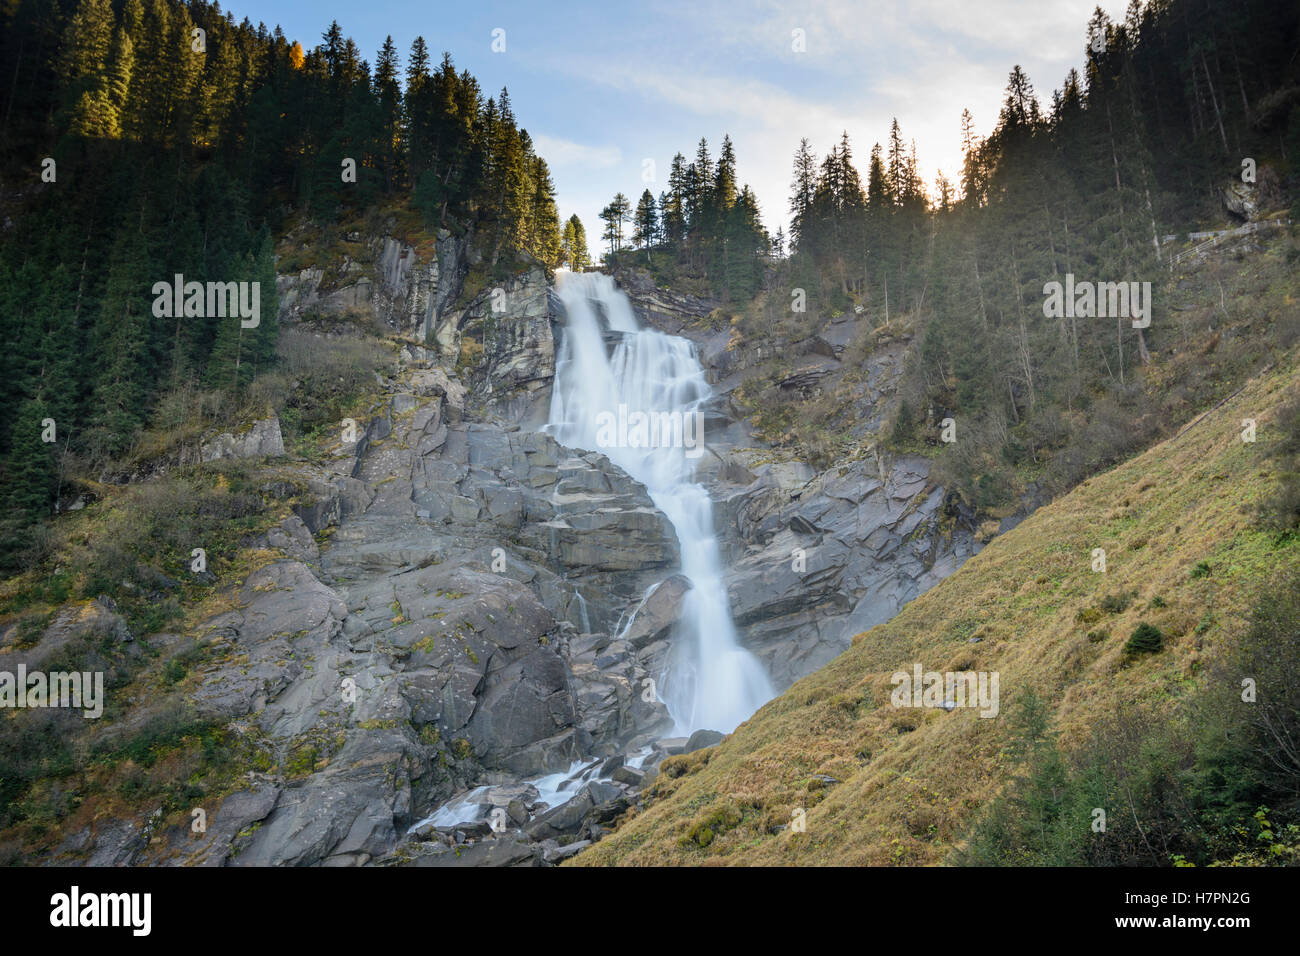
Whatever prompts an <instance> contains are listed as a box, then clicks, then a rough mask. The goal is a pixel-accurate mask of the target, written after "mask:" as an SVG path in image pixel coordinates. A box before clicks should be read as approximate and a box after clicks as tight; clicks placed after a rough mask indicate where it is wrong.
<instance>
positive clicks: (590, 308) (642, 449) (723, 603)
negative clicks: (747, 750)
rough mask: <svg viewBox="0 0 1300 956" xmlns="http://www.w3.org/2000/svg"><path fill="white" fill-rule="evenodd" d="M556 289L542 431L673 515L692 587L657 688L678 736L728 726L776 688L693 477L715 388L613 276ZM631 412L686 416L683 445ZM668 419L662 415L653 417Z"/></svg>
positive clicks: (593, 276)
mask: <svg viewBox="0 0 1300 956" xmlns="http://www.w3.org/2000/svg"><path fill="white" fill-rule="evenodd" d="M556 292H557V294H558V295H559V297H560V300H561V301H562V302H563V303H564V307H565V311H566V313H567V316H568V318H567V324H566V326H565V329H564V335H563V337H562V341H561V343H560V351H559V354H558V356H557V359H556V370H555V386H554V389H553V390H552V393H551V414H550V423H549V424H548V425H547V430H548V431H549V432H550V433H551V434H552V435H553V436H554V437H555V439H556V441H558V442H559V443H560V444H562V445H565V446H568V447H570V448H581V449H585V450H589V451H599V452H601V453H602V454H604V455H606V456H607V457H608V458H609V459H610V460H611V461H612V462H614V463H615V464H616V465H618V466H619V467H620V468H622V469H623V470H624V471H626V472H627V473H628V474H629V475H631V476H632V477H633V478H635V479H636V480H637V481H639V482H641V483H642V484H643V485H645V487H646V491H647V492H648V493H649V495H650V498H651V500H652V501H654V503H655V505H656V506H657V507H658V508H659V510H661V511H662V512H663V513H664V514H665V515H666V516H667V518H668V520H669V521H670V522H671V523H672V525H673V528H674V529H675V530H676V532H677V540H678V543H679V545H680V548H681V558H682V574H684V575H685V576H686V577H687V578H688V579H689V580H690V582H691V584H692V587H691V589H690V590H689V591H688V592H687V593H686V597H685V598H684V600H683V606H682V613H681V618H680V621H679V623H678V630H677V634H676V638H675V640H674V647H673V651H672V654H671V656H670V660H669V664H668V671H667V673H666V674H665V675H663V678H662V680H661V681H660V696H661V698H662V699H663V701H664V704H665V705H666V706H667V707H668V712H669V713H670V714H671V715H672V717H673V721H674V723H675V724H676V732H677V733H689V732H691V731H693V730H699V729H704V728H707V729H710V730H718V731H721V732H723V733H730V732H731V731H733V730H735V729H736V726H737V725H739V724H740V723H741V722H742V721H744V720H746V719H748V718H749V717H750V715H752V714H753V713H754V711H756V710H758V708H759V707H761V706H762V705H763V704H764V703H766V702H767V701H768V700H770V699H771V698H772V696H773V693H774V692H773V690H772V685H771V683H770V682H769V681H768V679H767V674H766V673H765V672H764V670H763V667H762V665H761V664H760V663H759V662H758V660H757V658H755V657H754V656H753V655H752V654H750V653H749V652H748V651H746V650H745V649H744V648H742V647H741V646H740V644H739V642H738V641H737V639H736V629H735V626H734V625H733V623H732V620H731V609H730V607H729V606H728V604H727V591H726V587H725V585H724V584H723V579H722V560H721V553H720V551H719V549H718V541H717V538H716V537H715V536H714V533H713V503H712V502H711V501H710V500H709V496H708V493H707V492H706V491H705V490H704V488H703V487H702V486H700V485H699V484H697V483H696V482H695V480H694V471H695V459H696V458H697V457H698V455H699V451H700V450H701V448H702V444H701V443H702V440H703V436H702V435H701V434H700V433H699V431H698V430H695V429H692V427H691V425H692V423H695V422H702V421H703V416H702V414H697V413H700V410H701V406H702V404H703V402H704V401H705V400H706V399H707V398H708V397H709V394H710V389H709V385H708V382H707V381H706V380H705V378H704V371H703V369H702V368H701V367H700V364H699V362H698V361H697V360H696V357H695V349H694V346H693V345H692V344H691V343H690V342H689V341H688V340H686V339H683V338H679V337H678V336H674V335H665V334H664V333H662V332H659V331H658V330H656V329H641V328H639V327H638V325H637V321H636V317H635V315H634V314H633V312H632V306H631V303H630V302H629V301H628V299H627V297H626V296H625V295H623V293H622V292H620V291H618V289H617V288H616V287H615V285H614V280H613V279H611V278H610V277H609V276H605V275H601V274H599V273H586V274H581V273H561V274H560V277H559V279H558V282H557V288H556ZM598 313H603V315H604V319H605V322H606V324H607V327H608V329H609V330H610V331H612V332H617V333H621V338H620V341H619V342H618V344H617V345H616V346H615V347H614V350H613V353H612V354H610V352H609V351H608V350H607V348H606V345H605V340H604V336H603V330H602V327H601V320H600V315H599V314H598ZM638 412H639V413H642V415H648V414H649V415H653V416H656V417H653V418H651V419H650V420H651V421H652V422H653V421H660V422H662V421H665V420H675V421H677V422H680V423H682V424H683V428H682V430H681V434H682V441H679V442H676V443H656V444H654V445H652V446H650V447H647V444H646V442H645V440H644V435H645V434H646V433H645V432H642V433H641V437H640V439H638V435H637V433H636V429H635V428H633V429H631V430H630V431H628V430H626V429H624V428H618V427H613V423H614V422H628V421H631V422H635V421H636V413H638ZM664 415H667V416H669V418H668V419H664V418H661V417H658V416H664ZM642 420H643V421H644V419H642ZM625 434H626V435H627V436H629V437H628V438H625ZM676 434H677V432H676V431H674V435H676ZM692 438H693V439H694V440H693V441H692ZM611 439H613V440H612V441H611Z"/></svg>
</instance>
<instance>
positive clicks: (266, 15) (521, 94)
mask: <svg viewBox="0 0 1300 956" xmlns="http://www.w3.org/2000/svg"><path fill="white" fill-rule="evenodd" d="M1127 4H1128V0H856V2H849V0H824V2H820V3H797V2H788V0H749V2H741V0H735V2H731V3H723V2H712V0H663V2H644V0H641V2H636V3H628V2H617V0H607V2H585V0H582V2H576V0H575V2H568V3H560V4H555V3H539V2H537V0H532V2H476V0H466V2H461V3H448V2H445V0H435V2H428V0H425V2H414V0H372V2H367V3H357V2H355V0H258V2H256V3H252V2H248V0H230V2H229V3H228V4H227V5H226V9H229V10H230V11H232V12H233V13H234V15H235V17H236V18H237V19H240V18H242V17H244V16H247V17H248V18H249V19H250V20H252V21H253V22H254V23H256V22H257V21H259V20H261V21H263V22H265V23H266V24H267V25H268V26H274V25H275V24H277V23H278V24H279V25H280V26H282V27H283V28H284V31H285V33H286V35H288V36H289V37H290V38H291V39H297V40H299V41H301V42H302V44H303V46H304V47H307V48H310V47H313V46H315V45H316V44H317V43H319V42H320V34H321V33H322V32H324V30H325V28H326V27H327V26H328V25H329V22H330V20H331V19H337V20H338V21H339V24H340V26H341V27H342V28H343V32H344V33H345V34H347V35H349V36H351V37H352V38H353V39H354V40H355V41H356V42H357V45H358V46H359V47H360V48H361V51H362V53H363V55H364V56H365V57H366V59H368V60H369V61H370V62H371V63H372V64H373V63H374V60H375V51H376V50H378V48H379V46H380V44H381V43H382V42H383V39H384V37H385V36H386V35H388V34H391V35H392V37H393V40H394V42H395V43H396V44H397V48H398V50H399V51H400V52H401V53H402V62H403V67H405V60H406V53H407V51H409V49H410V45H411V41H412V40H413V39H414V38H415V37H416V36H417V35H423V36H424V38H425V40H426V41H427V42H428V44H429V47H430V50H431V52H432V54H433V59H434V62H435V63H436V62H437V60H438V59H440V58H441V54H442V51H443V50H447V51H450V53H451V55H452V58H453V60H454V61H455V62H456V64H457V66H458V67H461V68H467V69H469V71H470V72H471V73H473V74H474V75H475V76H476V77H477V78H478V80H479V82H480V83H481V84H482V86H483V88H484V90H485V91H486V92H490V93H493V94H495V93H496V91H498V90H500V89H501V87H502V86H506V87H508V88H509V90H510V98H511V102H512V103H513V106H514V111H515V116H516V118H517V119H518V121H519V123H520V125H522V126H523V127H524V128H525V129H527V130H528V132H529V133H530V134H531V135H532V137H533V139H534V142H535V144H536V146H537V149H538V152H539V153H541V155H542V156H543V157H545V159H546V160H547V162H548V164H549V165H550V167H551V172H552V175H553V177H554V179H555V185H556V190H557V193H558V201H559V206H560V212H561V215H562V216H563V217H566V218H567V217H568V216H569V215H570V214H571V213H574V212H576V213H577V214H578V215H579V216H580V217H581V218H582V219H583V222H584V224H585V225H586V226H587V231H588V233H589V234H593V233H594V234H596V235H598V234H599V226H600V224H599V222H598V220H597V213H599V211H600V209H601V208H602V207H603V206H604V205H605V204H606V203H607V202H609V199H610V198H611V197H612V196H613V195H614V193H615V192H616V191H618V190H622V191H623V192H624V193H626V194H627V195H629V196H630V197H632V199H633V201H635V199H636V197H637V196H638V195H640V193H641V191H642V189H644V188H646V187H647V185H648V186H649V188H650V189H651V191H652V192H654V193H655V194H656V195H658V193H659V191H660V190H662V189H665V188H666V179H667V172H668V164H669V162H670V160H671V159H672V156H673V153H675V152H677V151H679V150H680V151H681V152H682V153H684V154H686V155H687V156H688V157H689V156H691V155H692V154H693V152H694V150H695V145H696V143H697V142H698V141H699V138H700V137H701V136H705V137H707V138H708V141H709V145H710V149H711V151H712V153H713V155H714V157H715V158H716V156H717V149H718V145H719V143H721V141H722V135H723V133H729V134H730V135H731V138H732V140H733V141H734V142H735V145H736V154H737V159H738V163H737V165H738V172H739V178H740V180H741V182H748V183H749V184H750V185H751V186H752V187H753V188H754V190H755V192H756V193H757V195H758V198H759V204H760V208H761V210H762V213H763V219H764V222H765V224H766V225H767V226H768V228H769V229H771V230H772V231H773V232H775V230H776V227H777V226H778V225H784V224H785V221H786V218H787V213H786V204H787V201H788V194H789V181H790V169H791V159H792V156H793V154H794V151H795V148H796V147H797V146H798V143H799V139H800V137H802V136H806V137H808V139H809V141H810V142H811V143H812V146H813V148H814V149H815V150H816V151H817V153H818V156H819V157H820V156H821V155H823V154H824V153H825V152H826V151H827V150H829V149H830V147H831V146H832V145H833V144H834V143H835V142H837V141H838V139H839V135H840V132H841V131H842V130H847V131H848V133H849V138H850V141H851V143H852V144H853V147H854V152H855V157H856V160H857V165H858V167H859V169H861V170H862V171H863V176H864V179H865V167H866V160H867V157H868V155H869V153H870V150H871V146H872V144H873V143H874V142H877V141H879V142H884V141H885V140H886V138H887V137H888V134H889V124H890V121H891V119H892V118H893V117H895V116H896V117H897V118H898V121H899V123H900V124H901V127H902V131H903V135H904V137H905V138H907V139H914V140H915V141H916V147H917V155H918V159H919V162H920V167H921V172H922V175H923V177H924V179H925V181H926V183H927V184H933V182H934V178H935V174H936V173H937V171H938V170H939V169H943V170H944V171H945V172H946V173H947V174H948V175H949V177H950V178H956V173H957V171H958V169H959V166H960V157H961V151H960V117H961V111H962V109H963V108H967V109H969V110H970V111H971V113H972V114H973V116H974V118H975V126H976V130H977V132H979V133H980V134H982V135H983V134H987V133H988V132H989V131H990V130H991V128H992V126H993V123H994V122H995V120H996V117H997V112H998V109H999V107H1000V104H1001V99H1002V92H1003V89H1004V87H1005V85H1006V78H1007V74H1008V73H1009V72H1010V70H1011V67H1012V66H1013V65H1014V64H1017V63H1019V64H1020V65H1021V66H1022V67H1023V68H1024V69H1025V70H1026V71H1027V72H1028V74H1029V77H1030V79H1031V80H1032V81H1033V83H1034V86H1035V89H1036V90H1037V92H1038V94H1039V98H1040V100H1041V101H1042V102H1043V103H1044V105H1046V104H1047V103H1048V102H1049V101H1050V97H1051V92H1052V90H1053V89H1055V88H1057V87H1059V86H1060V84H1061V80H1062V79H1063V77H1064V76H1065V74H1066V71H1067V70H1069V68H1070V67H1072V66H1081V65H1082V63H1083V60H1084V45H1085V39H1086V37H1085V32H1086V24H1087V21H1088V17H1089V16H1090V14H1091V13H1092V10H1093V9H1094V8H1095V7H1096V6H1098V5H1099V6H1101V8H1102V9H1103V10H1105V11H1106V12H1107V13H1108V14H1110V16H1111V17H1112V18H1113V19H1119V18H1122V17H1123V13H1124V9H1125V8H1126V6H1127ZM496 29H501V30H504V31H505V50H504V52H499V53H497V52H493V50H492V37H493V31H494V30H496ZM795 30H802V31H803V36H804V38H805V39H804V45H805V49H804V51H803V52H796V51H795V50H794V49H793V47H794V39H793V37H794V33H793V31H795ZM646 160H653V163H654V168H653V172H654V174H655V181H654V182H651V183H647V182H645V179H644V176H645V172H644V170H646ZM593 245H595V243H594V242H593Z"/></svg>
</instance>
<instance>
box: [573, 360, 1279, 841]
mask: <svg viewBox="0 0 1300 956" xmlns="http://www.w3.org/2000/svg"><path fill="white" fill-rule="evenodd" d="M1294 377H1295V364H1294V356H1292V358H1291V359H1290V360H1289V361H1287V362H1285V363H1281V364H1280V366H1279V367H1278V368H1275V369H1273V370H1272V371H1269V372H1267V373H1266V374H1263V375H1261V376H1259V377H1257V378H1255V379H1253V380H1251V381H1250V382H1248V383H1247V384H1246V385H1245V387H1244V388H1243V389H1242V390H1241V391H1239V392H1238V393H1236V394H1235V395H1233V396H1232V397H1231V398H1230V399H1229V400H1227V401H1226V402H1225V403H1223V404H1222V405H1220V406H1219V407H1217V408H1215V409H1213V410H1212V411H1210V412H1209V413H1208V414H1206V415H1204V416H1203V417H1201V418H1199V419H1197V420H1195V421H1193V422H1192V423H1191V424H1190V425H1189V426H1187V427H1186V428H1185V429H1184V430H1182V431H1181V432H1180V433H1179V434H1178V435H1176V436H1175V437H1173V438H1171V439H1170V440H1168V441H1165V442H1163V443H1161V444H1159V445H1157V446H1155V447H1153V448H1152V449H1150V450H1149V451H1147V452H1146V453H1144V454H1142V455H1140V456H1138V457H1136V458H1134V459H1132V460H1131V461H1129V462H1127V463H1125V464H1124V465H1122V466H1120V467H1118V468H1116V469H1114V470H1112V471H1110V472H1107V473H1105V474H1103V475H1100V476H1098V477H1096V478H1093V479H1091V480H1088V481H1085V482H1083V483H1082V484H1081V485H1080V486H1079V487H1077V488H1076V489H1075V490H1074V491H1073V492H1071V493H1070V494H1068V495H1066V496H1064V497H1063V498H1061V499H1059V500H1058V501H1056V502H1053V503H1052V504H1050V505H1048V506H1046V507H1043V508H1042V509H1040V510H1039V511H1037V512H1036V513H1035V514H1034V515H1033V516H1031V517H1030V518H1029V519H1027V520H1026V521H1025V522H1024V523H1023V524H1021V525H1020V526H1019V527H1018V528H1016V529H1015V530H1013V531H1011V532H1009V533H1008V534H1006V535H1003V536H1000V537H998V538H996V539H995V540H994V541H993V542H992V543H991V544H990V545H989V546H988V547H987V548H986V549H985V550H984V551H983V552H981V553H980V554H979V555H977V556H975V557H974V558H972V559H970V560H969V561H968V562H967V563H966V564H965V566H963V567H962V569H961V570H960V571H959V572H958V573H956V574H955V575H953V576H952V577H951V578H949V579H947V580H946V581H944V582H942V583H941V584H939V585H937V586H936V587H934V588H933V589H932V590H930V591H929V592H927V593H926V594H924V595H923V596H921V597H919V598H917V599H916V600H915V601H914V602H913V603H911V604H910V605H909V606H908V607H906V608H905V609H904V610H903V611H902V612H901V613H900V614H898V616H897V617H895V618H894V619H892V620H891V621H889V622H887V623H885V624H882V625H880V626H878V627H876V628H874V629H872V630H870V631H868V632H866V633H865V634H861V635H859V636H858V637H857V638H856V639H855V640H854V644H853V646H852V647H851V648H850V649H849V650H848V651H846V652H845V653H844V654H843V655H841V656H840V657H838V658H836V659H835V660H834V661H832V662H831V663H830V664H829V665H828V666H826V667H825V668H823V669H822V670H820V671H818V672H817V673H815V674H812V675H810V676H809V677H807V678H805V679H803V680H801V681H799V682H798V683H796V684H795V685H794V686H793V687H791V688H790V690H789V691H787V692H786V693H785V694H784V695H783V696H781V697H779V698H777V699H776V700H774V701H772V702H771V703H769V704H768V705H767V706H765V707H764V708H763V709H762V710H760V711H759V712H758V713H757V714H756V715H755V716H754V717H753V718H751V719H750V720H749V721H748V722H747V723H745V724H743V725H742V726H741V727H740V728H739V729H738V730H737V731H736V732H735V734H734V735H732V736H731V737H729V738H728V739H727V740H725V741H724V742H723V743H722V744H721V745H719V746H718V747H716V748H712V749H710V750H705V751H699V752H697V753H695V754H691V755H689V756H684V757H677V758H671V759H670V760H669V761H666V762H665V764H664V766H663V769H662V772H661V776H660V779H659V782H658V784H657V788H656V789H657V792H658V794H659V799H657V800H655V801H654V802H653V803H651V804H649V805H648V806H647V807H646V809H645V810H644V811H643V812H642V813H641V814H639V815H638V816H636V817H634V818H632V819H630V820H626V821H624V823H623V825H622V826H621V827H620V829H619V830H618V831H617V832H615V833H614V834H612V835H610V836H608V837H607V838H606V839H604V840H602V841H601V842H600V843H599V844H598V845H596V846H594V847H593V848H591V849H590V850H588V851H585V852H584V853H582V854H581V855H579V856H578V857H577V858H576V864H577V865H608V864H630V865H638V864H640V865H644V864H685V865H691V864H718V863H722V864H760V865H761V864H804V865H807V864H841V865H863V864H870V865H881V864H934V863H939V862H941V861H943V860H944V858H945V857H946V856H947V855H948V854H949V853H950V852H951V851H952V850H953V849H955V848H956V847H958V846H959V845H960V844H961V841H962V839H963V837H964V835H965V834H966V832H967V831H968V829H969V827H970V825H971V824H972V823H973V822H974V820H975V819H976V815H977V813H978V811H979V809H980V808H981V806H983V805H984V804H985V803H986V802H987V801H989V800H990V799H991V798H992V797H994V796H995V795H996V794H997V793H998V792H999V789H1000V788H1001V786H1002V784H1003V783H1004V781H1006V780H1007V779H1008V777H1009V775H1010V772H1011V770H1012V769H1013V767H1014V764H1013V763H1012V761H1011V760H1010V758H1009V757H1008V756H1006V755H1005V747H1006V745H1007V743H1008V742H1009V741H1008V730H1007V726H1008V721H1007V719H1006V718H1007V717H1008V715H1009V713H1010V711H1011V704H1012V702H1013V701H1014V699H1015V698H1016V697H1017V695H1021V694H1025V693H1026V692H1031V691H1032V692H1033V693H1035V694H1037V695H1038V697H1040V698H1041V699H1043V700H1044V701H1046V702H1047V704H1048V707H1049V710H1050V712H1051V714H1052V717H1053V718H1054V721H1055V727H1056V729H1057V730H1059V731H1060V734H1061V737H1060V740H1061V743H1062V745H1063V746H1064V747H1066V748H1067V749H1068V748H1069V747H1070V745H1071V744H1072V743H1078V742H1081V741H1084V740H1086V739H1087V738H1088V737H1089V735H1091V734H1092V733H1094V732H1095V727H1096V726H1097V724H1098V722H1099V721H1101V720H1103V719H1104V718H1105V716H1106V715H1107V714H1109V713H1112V712H1114V711H1116V710H1117V709H1119V708H1121V707H1123V706H1125V705H1126V704H1129V703H1143V704H1146V705H1149V706H1153V707H1155V708H1157V710H1158V711H1159V712H1160V713H1165V714H1168V713H1169V712H1171V710H1172V709H1175V708H1176V707H1177V706H1178V704H1179V702H1180V700H1185V699H1186V697H1187V695H1188V694H1189V692H1190V691H1191V689H1192V688H1193V687H1194V686H1195V684H1196V683H1197V681H1196V677H1197V675H1198V673H1203V668H1204V666H1205V665H1206V664H1207V663H1208V662H1209V660H1210V659H1211V658H1212V657H1213V656H1214V655H1215V654H1216V652H1217V651H1219V650H1220V649H1221V648H1224V647H1226V646H1229V645H1230V644H1231V643H1232V642H1233V641H1234V639H1235V638H1236V636H1238V635H1239V634H1241V633H1242V631H1243V629H1244V627H1245V626H1246V618H1247V614H1248V610H1249V602H1250V600H1251V592H1252V591H1253V590H1254V588H1255V587H1256V586H1257V585H1258V583H1259V582H1260V580H1261V579H1262V578H1263V577H1264V576H1266V575H1267V574H1268V573H1269V572H1270V571H1271V570H1272V569H1273V568H1275V567H1276V566H1277V565H1278V564H1280V563H1281V562H1282V561H1283V560H1284V559H1286V558H1294V556H1295V554H1296V553H1297V550H1298V549H1297V545H1296V542H1295V541H1294V539H1292V540H1291V542H1290V543H1289V544H1288V545H1277V544H1276V539H1275V538H1273V537H1272V536H1270V535H1269V534H1267V533H1265V532H1263V531H1261V530H1259V529H1258V528H1257V526H1256V519H1255V514H1254V512H1255V504H1256V503H1257V502H1258V501H1259V500H1260V499H1261V497H1263V496H1266V495H1268V494H1269V493H1270V492H1271V489H1272V486H1273V483H1274V475H1273V466H1272V465H1271V464H1270V463H1269V462H1268V460H1267V447H1268V443H1269V441H1270V433H1271V426H1272V424H1273V422H1274V421H1275V419H1276V410H1277V408H1278V406H1279V405H1280V404H1281V403H1282V402H1283V401H1284V400H1285V399H1286V397H1288V396H1287V389H1288V383H1289V382H1291V381H1293V380H1294ZM1247 418H1253V419H1257V420H1258V429H1259V441H1258V442H1257V443H1255V444H1247V443H1245V442H1243V441H1242V437H1241V429H1242V420H1243V419H1247ZM1095 548H1104V549H1105V550H1106V553H1107V559H1108V560H1107V568H1108V569H1107V570H1106V571H1105V572H1104V573H1097V572H1094V571H1093V570H1092V569H1091V565H1092V552H1093V549H1095ZM1202 562H1203V563H1204V565H1205V567H1198V565H1200V564H1201V563H1202ZM1107 598H1110V599H1111V600H1109V601H1107V600H1106V599H1107ZM1126 598H1127V600H1125V599H1126ZM1084 622H1086V623H1084ZM1140 622H1148V623H1150V624H1153V625H1155V626H1156V627H1158V628H1159V629H1160V630H1161V631H1162V632H1163V633H1164V635H1165V649H1164V650H1163V651H1162V652H1160V653H1156V654H1151V655H1145V656H1143V657H1142V658H1141V659H1139V660H1136V661H1134V662H1132V663H1128V664H1126V662H1125V661H1124V653H1123V645H1124V642H1125V640H1126V638H1127V637H1128V636H1129V635H1130V634H1131V633H1132V632H1133V631H1134V629H1135V628H1136V627H1137V625H1138V624H1139V623H1140ZM1089 635H1091V637H1092V638H1093V640H1090V639H1089ZM976 638H978V639H979V640H978V641H976ZM916 663H920V664H921V665H922V668H923V669H924V670H926V671H930V670H936V671H965V670H977V671H995V672H998V673H999V674H1000V690H1001V701H1000V704H1001V709H1000V714H999V716H998V717H997V718H993V719H982V718H981V717H980V716H979V715H978V712H977V711H976V710H971V709H962V708H958V709H956V710H954V711H952V712H945V711H944V710H942V709H937V708H931V709H913V708H895V707H892V706H891V705H890V692H891V690H892V684H891V682H890V675H891V674H893V673H894V672H895V671H897V670H903V671H907V672H911V671H912V668H913V666H914V664H916ZM816 775H825V776H826V777H829V778H833V780H823V779H821V778H819V777H818V776H816ZM799 809H803V810H804V811H805V813H806V832H804V833H798V832H793V829H794V828H791V829H785V830H781V831H778V832H773V831H774V830H776V827H777V826H779V825H781V824H788V823H790V822H791V819H792V814H795V813H797V811H798V810H799Z"/></svg>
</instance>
